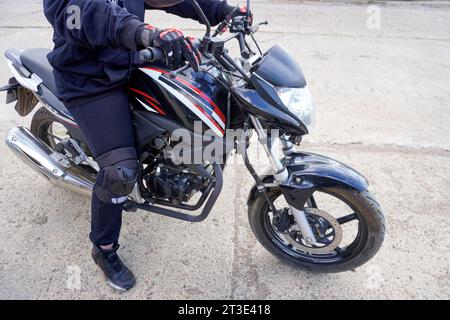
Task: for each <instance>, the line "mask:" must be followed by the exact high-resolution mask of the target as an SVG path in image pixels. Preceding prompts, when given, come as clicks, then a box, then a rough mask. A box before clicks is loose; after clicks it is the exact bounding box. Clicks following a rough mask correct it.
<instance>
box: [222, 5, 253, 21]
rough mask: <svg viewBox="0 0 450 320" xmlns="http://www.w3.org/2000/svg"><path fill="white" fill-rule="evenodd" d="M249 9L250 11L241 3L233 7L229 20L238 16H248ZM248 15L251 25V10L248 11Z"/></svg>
mask: <svg viewBox="0 0 450 320" xmlns="http://www.w3.org/2000/svg"><path fill="white" fill-rule="evenodd" d="M247 11H248V10H247V6H243V5H242V6H241V5H239V6H237V7H235V8H234V9H233V11H231V12H230V14H229V15H228V17H227V20H231V19H233V18H236V17H243V16H247ZM248 17H249V21H248V24H249V26H251V25H252V23H253V13H252V12H251V11H250V12H249V13H248Z"/></svg>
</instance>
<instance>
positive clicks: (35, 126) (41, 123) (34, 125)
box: [30, 107, 63, 148]
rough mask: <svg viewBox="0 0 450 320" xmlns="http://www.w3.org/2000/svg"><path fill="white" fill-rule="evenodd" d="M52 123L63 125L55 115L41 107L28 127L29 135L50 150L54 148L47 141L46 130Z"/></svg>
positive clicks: (48, 140)
mask: <svg viewBox="0 0 450 320" xmlns="http://www.w3.org/2000/svg"><path fill="white" fill-rule="evenodd" d="M53 122H56V123H60V124H62V125H63V123H62V122H61V121H60V120H59V119H58V118H57V117H56V116H55V115H53V114H52V113H51V112H50V111H48V109H47V108H45V107H41V108H39V109H38V110H37V111H36V113H35V114H34V115H33V118H32V119H31V126H30V131H31V133H32V134H33V135H34V136H35V137H36V138H39V139H40V140H41V141H42V142H44V143H45V144H47V145H48V146H49V147H51V148H54V146H53V145H52V144H53V143H52V142H51V141H50V139H49V136H48V129H49V127H50V126H51V125H52V123H53Z"/></svg>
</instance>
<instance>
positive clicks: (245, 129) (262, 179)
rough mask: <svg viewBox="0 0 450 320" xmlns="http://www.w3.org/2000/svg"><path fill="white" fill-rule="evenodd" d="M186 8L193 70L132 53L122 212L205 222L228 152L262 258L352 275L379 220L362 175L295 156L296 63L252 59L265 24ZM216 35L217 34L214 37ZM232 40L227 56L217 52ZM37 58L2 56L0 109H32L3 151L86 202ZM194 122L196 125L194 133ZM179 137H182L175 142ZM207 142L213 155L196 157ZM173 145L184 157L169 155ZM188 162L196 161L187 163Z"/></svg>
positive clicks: (84, 167) (270, 56) (67, 120)
mask: <svg viewBox="0 0 450 320" xmlns="http://www.w3.org/2000/svg"><path fill="white" fill-rule="evenodd" d="M192 2H193V5H194V7H195V8H196V11H197V12H198V14H199V16H201V17H202V21H203V22H204V24H205V25H206V27H207V31H206V34H205V35H204V37H203V38H202V39H199V40H197V41H195V45H196V47H197V48H198V50H199V51H200V52H201V56H202V63H201V66H200V70H198V71H197V72H196V71H194V70H193V69H192V68H191V67H190V66H189V65H188V64H186V65H185V66H183V67H182V68H180V69H178V70H175V71H173V70H167V69H166V68H164V67H155V65H158V64H157V63H156V62H157V61H160V60H161V59H162V58H163V55H162V52H161V51H160V50H158V49H155V48H148V49H146V50H143V51H141V53H140V54H141V57H142V58H144V59H146V60H147V61H148V62H149V64H148V66H143V67H141V68H139V69H136V70H134V71H133V73H132V76H131V80H130V82H129V83H128V85H127V88H128V93H129V96H130V108H131V110H132V114H133V125H134V127H135V137H136V142H137V146H138V147H137V148H138V154H139V162H140V176H139V179H138V182H137V184H136V186H135V188H134V190H133V193H132V194H131V195H130V196H129V198H128V200H127V202H126V205H125V210H127V211H136V210H138V209H140V210H145V211H150V212H154V213H157V214H161V215H165V216H169V217H172V218H176V219H181V220H186V221H190V222H199V221H202V220H204V219H205V218H207V216H208V215H209V213H210V212H211V210H212V209H213V207H214V204H215V202H216V200H217V198H218V197H219V195H220V192H221V190H222V185H223V176H222V172H223V169H224V168H225V166H226V163H227V161H229V156H230V153H232V152H234V151H236V152H237V153H239V154H241V155H242V156H243V159H244V163H245V166H246V168H247V169H248V170H249V172H250V173H251V175H252V177H253V178H254V180H255V185H254V187H253V188H252V190H251V191H250V195H249V197H248V217H249V221H250V225H251V228H252V230H253V232H254V234H255V236H256V238H257V239H258V241H259V242H260V243H261V244H262V245H263V246H264V247H265V248H266V249H267V250H268V251H269V252H270V253H272V254H273V255H275V256H276V257H278V258H280V259H281V260H283V261H286V262H289V263H291V264H293V265H294V266H297V267H305V268H309V269H311V270H314V271H320V272H339V271H346V270H351V269H353V268H355V267H358V266H360V265H362V264H363V263H365V262H367V261H368V260H369V259H371V258H372V257H373V256H374V255H375V254H376V252H377V251H378V250H379V248H380V246H381V244H382V242H383V239H384V233H385V226H384V217H383V213H382V211H381V208H380V205H379V204H378V203H377V201H376V200H375V198H374V196H373V195H372V194H371V193H370V192H369V191H368V190H367V189H368V182H367V180H366V179H365V178H364V177H363V176H362V175H361V174H359V173H358V172H356V171H354V170H353V169H351V168H349V167H348V166H346V165H344V164H342V163H340V162H338V161H335V160H332V159H330V158H327V157H324V156H320V155H317V154H313V153H308V152H303V151H297V149H298V148H297V146H298V145H300V142H301V140H302V137H303V136H305V135H306V134H308V133H309V131H310V129H311V125H312V122H313V114H314V106H313V103H312V99H311V95H310V92H309V90H308V88H307V86H306V81H305V78H304V76H303V73H302V70H301V69H300V67H299V65H298V64H297V63H296V61H295V60H294V59H293V58H292V57H291V56H290V54H289V53H288V52H287V51H286V50H285V49H284V48H283V47H281V46H280V45H275V46H273V47H272V48H271V49H269V50H268V51H267V52H265V53H263V52H261V49H260V47H259V45H258V43H257V41H256V39H255V37H254V34H255V33H256V32H257V31H258V29H259V28H260V26H261V25H263V24H267V22H264V23H260V24H252V23H251V20H253V19H252V18H251V17H249V16H247V17H236V18H234V19H232V20H229V21H224V22H223V23H222V24H220V25H219V27H218V28H217V30H216V31H215V32H214V33H213V32H212V31H211V26H210V25H209V23H208V20H207V18H206V17H205V15H204V13H203V12H202V10H201V8H200V6H199V5H198V4H197V3H196V2H195V1H192ZM247 5H248V7H250V1H248V4H247ZM226 28H228V30H229V32H230V34H229V35H228V36H224V35H223V31H224V30H225V29H226ZM235 39H236V40H237V41H238V43H239V47H240V57H238V58H234V57H232V56H231V55H230V53H229V51H228V49H227V48H226V44H227V43H228V42H229V41H231V40H235ZM250 40H252V42H253V43H254V46H255V48H252V46H251V45H250V43H249V42H250ZM48 53H49V50H46V49H30V50H26V51H21V50H16V49H9V50H7V51H6V52H5V56H6V61H7V64H8V66H9V69H10V70H11V72H12V74H13V77H12V78H11V79H10V81H9V84H8V85H6V86H4V87H2V88H1V89H0V90H1V91H7V103H12V102H16V106H15V109H16V111H17V112H18V113H19V115H21V116H26V115H27V114H29V113H30V112H31V111H32V110H33V109H34V107H35V106H36V105H37V104H38V103H41V104H42V105H43V106H42V107H41V108H40V109H38V110H37V111H36V112H35V114H34V116H33V119H32V122H31V127H30V129H27V128H25V127H15V128H12V129H10V130H9V132H8V134H7V137H6V143H7V145H8V146H9V147H10V149H11V150H12V151H13V152H14V153H15V154H16V155H17V156H18V157H19V158H20V159H21V160H23V161H24V162H25V163H26V164H28V165H29V166H30V167H31V168H33V169H34V170H36V171H37V172H38V173H40V174H41V175H42V176H44V177H45V178H46V179H47V180H49V181H50V182H52V183H54V184H56V185H60V186H63V187H67V188H71V189H73V190H75V191H78V192H83V193H86V194H91V192H92V188H93V185H94V182H95V176H96V173H97V172H98V170H99V168H98V165H97V163H96V162H95V159H93V158H92V155H91V152H90V151H89V147H88V146H87V144H86V143H85V140H84V138H83V135H82V133H81V132H80V129H79V127H78V125H77V123H76V122H75V121H74V119H73V117H72V116H71V114H70V112H69V111H68V110H67V109H66V108H65V106H64V105H63V103H62V102H61V101H60V100H58V98H57V97H56V96H55V94H54V93H55V92H56V84H55V80H54V78H53V72H52V67H51V66H50V64H49V62H48V60H47V54H48ZM160 65H162V64H160ZM196 123H197V124H198V123H201V125H200V126H198V125H197V128H196ZM198 127H200V130H197V129H198ZM180 129H183V130H184V131H185V132H188V134H189V135H190V136H191V138H192V139H182V141H181V142H180V141H179V140H180V139H175V138H174V135H173V134H174V133H175V132H177V131H178V130H180ZM236 131H239V132H240V134H238V135H235V136H234V137H233V138H232V139H230V138H229V135H230V133H229V132H236ZM252 132H256V134H257V137H258V142H259V143H261V145H262V147H263V149H264V152H265V153H266V154H267V156H268V158H269V160H270V163H271V168H269V170H268V171H267V172H266V173H265V174H263V175H258V174H257V173H256V171H255V169H254V168H253V166H252V163H251V161H250V160H249V157H248V154H247V153H248V152H247V151H248V147H249V144H250V141H251V139H250V133H252ZM274 132H277V133H278V134H274ZM277 140H278V141H279V142H280V143H281V145H282V152H283V154H284V156H283V157H282V158H281V159H280V157H279V156H277V152H276V151H277V150H275V146H276V145H277V144H276V143H275V142H277ZM193 141H194V142H195V141H197V142H198V141H200V144H198V143H197V144H196V143H193ZM211 141H214V144H215V145H216V146H217V145H219V146H222V147H223V148H216V150H215V152H212V153H210V154H211V155H210V156H208V157H204V156H203V153H202V152H203V151H205V149H206V148H208V146H210V144H211V143H212V142H211ZM180 144H182V146H183V148H182V150H183V152H181V153H180V152H178V153H177V152H174V150H176V148H177V146H179V145H180ZM199 146H200V147H199ZM218 150H219V151H218ZM220 150H222V151H220ZM198 153H201V154H202V157H201V161H191V160H193V159H195V158H196V157H197V155H198ZM190 211H192V212H194V211H196V212H198V211H200V212H198V213H197V214H189V212H190Z"/></svg>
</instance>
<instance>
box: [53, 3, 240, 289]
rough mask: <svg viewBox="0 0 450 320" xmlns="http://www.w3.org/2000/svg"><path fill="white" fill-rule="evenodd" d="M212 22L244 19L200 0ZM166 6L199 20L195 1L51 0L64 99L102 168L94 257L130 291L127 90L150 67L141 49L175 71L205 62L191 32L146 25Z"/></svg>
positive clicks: (133, 158) (234, 10) (134, 164)
mask: <svg viewBox="0 0 450 320" xmlns="http://www.w3.org/2000/svg"><path fill="white" fill-rule="evenodd" d="M197 2H198V3H199V5H200V7H201V8H202V9H203V11H204V12H205V14H206V16H207V18H208V19H209V21H210V23H211V24H212V25H217V24H218V23H220V22H221V21H223V20H225V19H227V18H228V19H229V18H231V17H236V16H239V15H242V14H244V13H245V12H246V10H245V9H243V8H238V7H232V6H230V5H228V4H227V2H226V1H222V0H197ZM146 9H147V10H152V9H161V10H164V11H166V12H168V13H173V14H176V15H178V16H181V17H184V18H191V19H195V20H199V17H198V15H197V14H196V11H195V9H194V7H193V4H192V2H191V1H190V0H187V1H183V0H44V12H45V16H46V17H47V19H48V20H49V22H50V23H51V25H52V26H53V29H54V36H53V41H54V44H55V46H54V49H53V51H52V52H51V53H50V54H49V55H48V59H49V61H50V64H51V65H52V66H53V68H54V76H55V80H56V83H57V89H58V92H57V93H56V94H57V96H58V98H59V99H61V100H62V101H63V102H64V104H65V105H66V107H67V108H68V109H69V110H70V112H71V114H72V115H73V117H74V118H75V120H76V122H77V124H78V125H79V127H80V129H81V131H82V133H83V134H84V136H85V138H86V141H87V144H88V146H89V148H90V150H91V151H92V154H93V157H94V158H95V159H96V161H97V162H98V164H99V166H100V171H99V173H98V174H97V181H96V184H95V187H94V191H93V194H92V203H91V211H92V218H91V233H90V239H91V241H92V243H93V249H92V257H93V259H94V261H95V263H96V264H97V265H98V266H99V267H100V269H101V270H102V271H103V273H104V274H105V276H106V278H107V281H108V282H109V283H110V284H111V285H112V286H113V287H115V288H116V289H119V290H128V289H130V288H131V287H132V286H133V285H134V283H135V278H134V276H133V274H132V272H131V271H130V270H129V269H128V268H127V267H126V266H125V265H124V264H123V263H122V261H121V260H120V258H119V256H118V255H117V249H118V248H119V244H118V240H119V233H120V228H121V224H122V210H123V207H124V202H125V200H126V199H127V196H128V195H129V194H130V193H131V191H132V190H133V188H134V186H135V184H136V179H137V171H138V161H137V154H136V149H135V141H134V131H133V127H132V123H131V114H130V109H129V102H128V98H127V95H126V92H125V90H124V88H123V86H124V84H125V83H126V82H127V81H128V78H129V75H130V72H131V70H132V69H133V68H136V67H138V66H140V65H142V64H143V63H144V61H141V58H140V56H139V53H138V51H139V50H140V49H142V48H146V47H159V48H160V49H161V50H162V51H163V52H164V55H165V63H166V64H167V67H169V68H172V69H175V68H177V67H179V66H180V64H182V63H183V61H185V60H187V61H188V62H190V63H197V62H198V52H194V51H195V50H194V49H192V46H191V45H190V43H189V39H188V38H185V36H184V35H183V33H182V32H181V31H180V30H178V29H175V28H170V29H166V30H159V29H158V28H156V27H153V26H151V25H149V24H145V23H143V20H144V14H145V10H146Z"/></svg>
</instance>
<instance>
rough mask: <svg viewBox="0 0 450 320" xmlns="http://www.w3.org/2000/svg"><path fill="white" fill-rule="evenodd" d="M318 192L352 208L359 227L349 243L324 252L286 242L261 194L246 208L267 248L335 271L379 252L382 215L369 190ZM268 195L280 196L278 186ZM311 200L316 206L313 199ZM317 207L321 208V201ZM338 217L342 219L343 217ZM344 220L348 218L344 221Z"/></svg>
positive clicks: (309, 266) (294, 261)
mask: <svg viewBox="0 0 450 320" xmlns="http://www.w3.org/2000/svg"><path fill="white" fill-rule="evenodd" d="M320 192H322V193H326V194H328V195H330V196H332V197H335V198H337V199H339V200H340V201H342V202H343V203H345V204H346V205H347V206H348V207H350V208H351V209H352V210H353V214H354V218H353V219H352V220H357V229H358V230H357V235H356V237H355V239H354V241H353V242H351V243H350V244H349V245H348V246H345V247H337V248H336V249H335V250H333V252H329V253H326V254H316V253H311V251H314V250H311V251H309V252H308V251H305V252H302V250H299V248H298V247H300V248H301V246H296V247H295V246H292V243H287V242H286V241H285V238H283V235H282V234H280V233H279V232H278V231H277V229H276V227H274V224H273V217H272V218H271V215H273V214H272V213H271V212H270V208H269V205H268V203H267V201H266V200H265V198H264V196H263V195H262V194H260V195H259V196H258V197H257V198H256V199H255V200H254V201H253V202H252V203H251V204H249V208H248V217H249V221H250V226H251V229H252V231H253V233H254V235H255V237H256V238H257V240H258V241H259V242H260V243H261V244H262V246H263V247H264V248H265V249H266V250H268V251H269V252H270V253H271V254H272V255H274V256H275V257H277V258H279V259H280V260H281V261H283V262H286V263H288V264H290V265H292V266H294V267H297V268H302V269H306V270H308V271H313V272H323V273H335V272H344V271H349V270H353V269H355V268H357V267H359V266H361V265H363V264H364V263H366V262H367V261H369V260H370V259H371V258H372V257H373V256H374V255H375V254H376V253H377V252H378V250H379V249H380V247H381V245H382V243H383V240H384V235H385V225H384V215H383V212H382V211H381V207H380V205H379V204H378V203H377V202H376V200H375V198H374V196H373V195H372V194H371V193H370V192H368V191H363V192H359V191H356V190H351V189H345V188H324V189H322V190H320ZM268 195H269V197H270V199H271V200H272V201H276V199H277V198H283V195H282V194H281V191H280V189H279V188H272V189H271V190H270V191H269V192H268ZM313 196H314V194H313ZM312 203H313V204H314V206H315V201H312ZM308 204H309V205H308V206H311V201H308ZM318 207H319V209H320V203H319V205H318ZM277 209H279V208H278V207H277ZM271 219H272V220H271ZM340 219H341V220H340V221H344V220H345V217H344V218H340ZM348 219H349V218H347V220H348ZM337 220H339V219H337ZM349 221H350V220H349ZM346 222H348V221H345V222H343V223H346ZM339 223H340V222H339ZM330 228H331V226H330Z"/></svg>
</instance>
